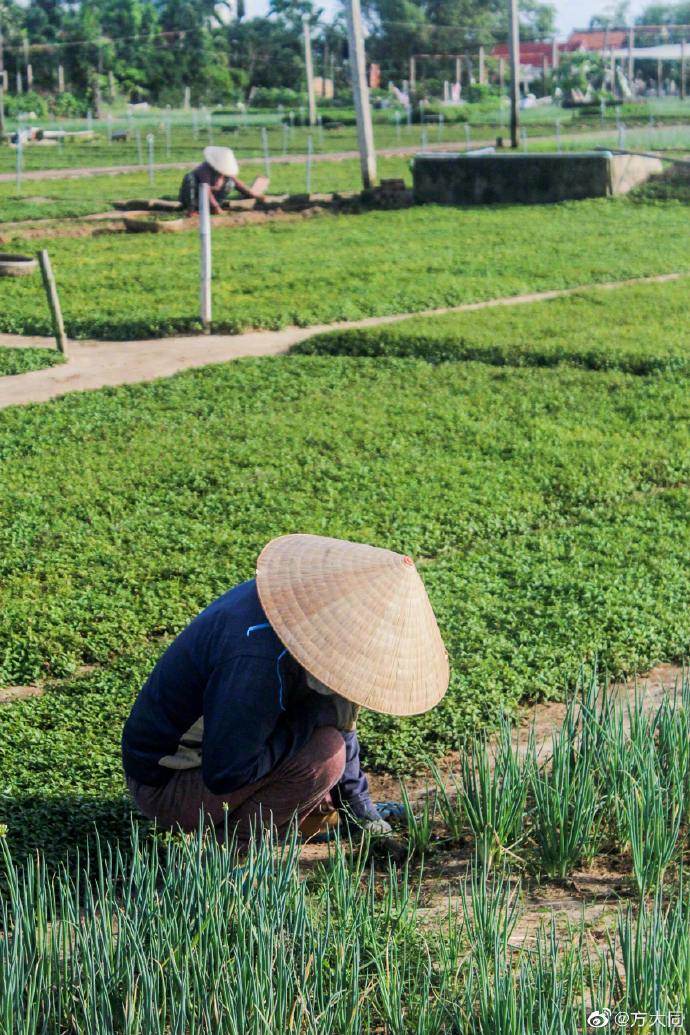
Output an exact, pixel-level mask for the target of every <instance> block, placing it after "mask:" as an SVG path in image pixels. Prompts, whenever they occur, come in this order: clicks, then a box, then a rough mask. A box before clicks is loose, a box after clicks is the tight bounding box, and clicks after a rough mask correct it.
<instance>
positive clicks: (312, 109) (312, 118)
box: [302, 14, 316, 126]
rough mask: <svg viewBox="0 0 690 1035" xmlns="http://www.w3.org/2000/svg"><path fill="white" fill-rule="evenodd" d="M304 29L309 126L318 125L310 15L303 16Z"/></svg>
mask: <svg viewBox="0 0 690 1035" xmlns="http://www.w3.org/2000/svg"><path fill="white" fill-rule="evenodd" d="M302 27H303V29H304V64H305V66H306V70H307V96H308V98H309V125H310V126H315V125H316V97H315V96H314V65H313V62H312V59H311V34H310V31H309V15H308V14H305V15H303V16H302Z"/></svg>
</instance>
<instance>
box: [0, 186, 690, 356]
mask: <svg viewBox="0 0 690 1035" xmlns="http://www.w3.org/2000/svg"><path fill="white" fill-rule="evenodd" d="M679 225H680V223H679V206H678V205H677V204H676V203H672V202H671V203H668V204H663V205H662V204H654V205H640V204H632V203H630V202H628V201H626V200H625V199H620V200H615V201H611V200H593V201H586V202H577V203H574V202H573V203H567V204H563V205H556V206H542V207H535V208H529V207H527V206H515V207H513V208H494V209H478V210H472V211H468V210H459V209H452V208H440V207H436V206H425V207H419V208H413V209H408V210H406V211H401V212H370V213H367V214H365V215H361V216H339V217H330V216H329V217H324V218H321V219H315V220H311V221H308V222H303V221H300V222H292V223H282V224H271V225H268V226H260V227H245V228H243V229H236V228H235V229H225V230H217V231H216V233H215V235H214V267H213V268H214V285H213V293H214V316H215V322H214V326H215V328H216V329H217V330H218V331H226V332H231V333H233V332H238V331H241V330H244V329H247V328H249V327H267V328H277V327H282V326H285V325H287V324H291V323H296V324H299V325H302V326H306V325H309V324H313V323H316V322H320V321H323V322H326V323H328V322H333V321H336V320H347V319H356V318H358V317H365V316H375V315H385V314H389V313H396V312H405V311H408V312H414V311H415V310H420V309H426V308H430V307H434V306H445V305H458V304H460V303H462V302H469V301H476V300H480V299H485V298H492V297H496V296H499V295H511V294H519V293H521V292H524V291H534V290H540V289H547V288H562V287H572V286H576V285H578V284H590V283H597V282H602V281H608V280H615V279H620V278H625V277H633V276H643V275H648V274H653V273H663V272H667V271H673V270H686V269H688V268H690V252H689V250H688V234H687V232H686V231H683V232H679V229H678V227H679ZM197 237H198V235H197V234H196V233H192V232H189V233H181V234H171V235H166V234H161V235H138V234H137V235H131V236H117V237H97V238H92V239H90V240H88V241H87V242H84V241H82V240H74V239H60V240H55V241H54V242H52V243H51V245H50V247H51V257H52V260H53V267H54V269H55V273H56V277H57V281H58V286H59V289H60V297H61V301H62V309H63V314H64V317H65V326H66V330H67V333H68V334H69V335H70V336H71V337H75V338H83V337H105V338H113V339H127V338H138V337H140V338H147V337H155V336H165V335H167V334H172V333H175V332H187V331H196V330H198V329H199V320H198V247H199V245H198V240H197ZM535 240H538V241H539V248H538V249H537V250H535V247H534V244H535ZM631 240H634V242H635V246H634V248H631V246H630V241H631ZM18 244H21V239H18ZM39 246H40V245H39V244H38V243H37V242H34V244H33V245H32V247H36V248H37V247H39ZM528 255H529V261H526V258H525V257H526V256H528ZM0 330H4V331H14V332H18V333H24V334H28V333H36V334H40V333H49V318H48V315H47V313H46V311H45V306H44V305H43V303H42V300H41V286H40V281H39V280H37V278H28V277H27V278H18V279H17V281H16V283H11V284H9V285H7V286H5V287H4V288H3V310H2V313H1V314H0Z"/></svg>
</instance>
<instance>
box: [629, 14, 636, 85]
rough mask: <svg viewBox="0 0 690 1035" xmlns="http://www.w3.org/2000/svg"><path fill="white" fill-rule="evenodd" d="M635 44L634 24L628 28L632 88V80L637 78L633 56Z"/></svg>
mask: <svg viewBox="0 0 690 1035" xmlns="http://www.w3.org/2000/svg"><path fill="white" fill-rule="evenodd" d="M634 46H635V30H634V29H633V27H632V25H631V26H630V28H629V29H628V82H629V83H630V87H631V89H632V81H633V79H634V78H635V59H634V57H633V47H634Z"/></svg>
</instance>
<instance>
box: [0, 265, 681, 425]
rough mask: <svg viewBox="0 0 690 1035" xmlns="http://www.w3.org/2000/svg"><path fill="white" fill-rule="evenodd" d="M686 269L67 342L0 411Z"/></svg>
mask: <svg viewBox="0 0 690 1035" xmlns="http://www.w3.org/2000/svg"><path fill="white" fill-rule="evenodd" d="M688 276H690V273H688V272H683V273H663V274H658V275H656V276H652V277H634V278H631V279H627V280H618V281H610V282H608V283H604V284H596V285H592V284H582V285H580V286H578V287H573V288H562V289H556V290H551V291H540V292H530V293H527V294H523V295H508V296H504V297H501V298H491V299H486V300H484V301H481V302H466V303H464V304H463V305H459V306H450V307H446V308H442V309H427V310H424V311H422V312H414V313H396V314H393V315H389V316H373V317H367V318H365V319H362V320H351V321H342V322H340V323H333V324H316V325H313V326H311V327H286V328H284V329H283V330H280V331H250V332H248V333H245V334H219V335H182V336H177V337H171V338H154V339H151V340H144V341H140V340H137V341H86V342H84V341H71V342H69V344H68V348H67V355H68V357H69V358H68V362H67V363H65V364H63V365H61V366H56V367H46V368H43V369H41V370H33V371H30V372H28V373H25V374H15V375H11V376H8V377H5V378H0V409H5V408H6V407H8V406H23V405H27V404H29V403H40V402H48V401H49V400H50V399H57V398H59V397H60V396H63V395H67V394H68V393H70V392H79V391H91V390H94V389H98V388H104V387H114V386H116V385H123V384H138V383H142V382H146V381H155V380H157V379H158V378H162V377H171V376H172V375H173V374H177V373H180V372H181V371H183V370H189V369H192V368H196V367H203V366H210V365H213V364H216V363H227V362H228V361H231V360H235V359H243V358H246V357H249V356H253V357H257V356H272V355H278V354H280V353H284V352H287V351H289V350H290V349H291V348H292V347H293V346H294V345H298V344H299V343H300V342H303V341H305V340H306V339H307V338H310V337H312V336H313V335H316V334H324V333H327V332H328V331H338V330H341V331H342V330H357V329H358V328H362V329H364V328H367V327H378V326H382V325H384V324H392V323H400V322H402V321H403V320H409V319H413V318H415V319H419V318H420V317H424V316H443V315H445V314H447V313H462V312H472V311H477V310H480V309H490V308H492V307H495V306H510V305H528V304H529V303H532V302H547V301H549V300H551V299H555V298H565V297H568V296H569V295H574V294H577V293H578V292H581V291H595V290H599V291H612V290H615V289H616V288H622V287H630V286H633V285H636V284H663V283H668V282H669V281H675V280H681V279H683V278H686V277H688ZM51 344H52V339H50V338H38V337H31V338H27V337H24V336H21V335H14V334H0V347H1V346H6V347H11V348H17V347H27V348H31V347H36V346H40V347H43V348H45V347H46V346H48V347H50V345H51Z"/></svg>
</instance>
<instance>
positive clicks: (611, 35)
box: [562, 29, 628, 50]
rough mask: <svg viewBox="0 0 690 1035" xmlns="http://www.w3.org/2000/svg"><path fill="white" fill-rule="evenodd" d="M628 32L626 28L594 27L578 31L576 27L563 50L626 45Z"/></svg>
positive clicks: (595, 48)
mask: <svg viewBox="0 0 690 1035" xmlns="http://www.w3.org/2000/svg"><path fill="white" fill-rule="evenodd" d="M627 42H628V34H627V32H626V31H625V29H609V30H608V31H606V29H592V30H591V31H589V30H588V31H586V32H578V31H577V29H574V30H573V31H572V32H571V33H570V35H569V36H568V39H567V41H566V42H565V43H564V44H562V49H563V50H608V49H609V48H610V47H616V48H618V47H625V46H626V44H627Z"/></svg>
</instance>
